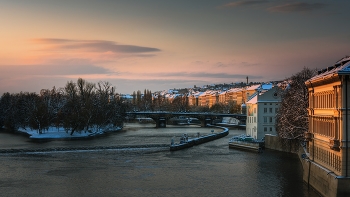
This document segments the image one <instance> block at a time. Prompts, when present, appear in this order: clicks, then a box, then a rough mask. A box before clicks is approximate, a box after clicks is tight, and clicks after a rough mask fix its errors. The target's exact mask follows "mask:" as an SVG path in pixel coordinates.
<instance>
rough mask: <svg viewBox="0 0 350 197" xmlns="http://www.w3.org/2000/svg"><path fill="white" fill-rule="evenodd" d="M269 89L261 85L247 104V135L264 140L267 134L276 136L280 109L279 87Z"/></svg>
mask: <svg viewBox="0 0 350 197" xmlns="http://www.w3.org/2000/svg"><path fill="white" fill-rule="evenodd" d="M269 87H270V88H269V89H267V87H264V88H263V85H261V86H260V87H259V88H258V89H257V92H256V93H254V94H253V95H252V96H251V97H250V99H249V100H248V101H247V103H246V107H247V120H246V135H250V136H252V137H254V138H255V139H258V140H260V139H262V138H264V137H265V134H272V135H276V134H277V133H276V128H275V116H276V114H277V111H278V109H279V107H280V103H281V96H280V95H279V94H278V87H277V86H275V87H272V85H271V86H269Z"/></svg>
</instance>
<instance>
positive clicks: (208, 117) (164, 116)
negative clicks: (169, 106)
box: [126, 111, 247, 128]
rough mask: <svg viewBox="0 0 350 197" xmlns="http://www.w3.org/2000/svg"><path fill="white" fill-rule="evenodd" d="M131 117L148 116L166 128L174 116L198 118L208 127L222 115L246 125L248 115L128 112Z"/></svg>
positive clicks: (158, 125) (159, 125)
mask: <svg viewBox="0 0 350 197" xmlns="http://www.w3.org/2000/svg"><path fill="white" fill-rule="evenodd" d="M126 114H127V115H128V116H129V117H133V118H136V117H140V116H142V117H147V118H152V119H153V120H154V121H155V122H156V127H157V128H165V127H166V124H167V121H168V120H169V119H170V118H173V117H180V116H182V117H189V118H197V119H198V120H200V121H201V125H202V127H206V126H207V125H208V124H213V120H215V119H218V118H222V117H233V118H236V119H238V120H239V122H240V123H239V125H245V123H246V118H247V115H245V114H219V113H211V112H165V111H161V112H148V111H141V112H127V113H126Z"/></svg>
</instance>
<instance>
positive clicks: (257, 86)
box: [247, 84, 260, 90]
mask: <svg viewBox="0 0 350 197" xmlns="http://www.w3.org/2000/svg"><path fill="white" fill-rule="evenodd" d="M259 87H260V84H257V85H252V86H250V87H248V88H247V90H256V89H258V88H259Z"/></svg>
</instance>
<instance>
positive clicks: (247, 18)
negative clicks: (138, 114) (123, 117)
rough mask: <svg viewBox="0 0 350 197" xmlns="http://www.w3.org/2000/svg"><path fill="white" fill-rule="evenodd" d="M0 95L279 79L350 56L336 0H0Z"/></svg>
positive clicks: (342, 6) (342, 7)
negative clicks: (89, 85) (75, 86)
mask: <svg viewBox="0 0 350 197" xmlns="http://www.w3.org/2000/svg"><path fill="white" fill-rule="evenodd" d="M0 5H1V6H0V24H2V29H3V30H2V31H1V32H0V43H2V47H1V49H0V69H1V72H0V93H1V94H2V93H4V92H10V93H16V92H20V91H24V92H40V90H41V89H50V88H52V87H53V86H55V87H56V88H58V87H64V86H65V84H66V83H67V81H70V80H72V81H74V82H75V81H76V80H77V79H78V78H83V79H86V80H87V81H90V82H95V83H96V82H98V81H108V82H110V83H111V84H112V85H113V86H116V88H117V89H116V91H117V92H118V93H125V94H130V93H132V92H133V91H136V90H143V89H149V90H151V91H152V92H154V91H161V90H165V89H171V88H185V87H193V85H197V86H202V85H207V84H215V83H235V82H242V81H243V82H245V81H246V77H247V76H249V81H260V82H264V81H276V80H283V79H285V78H287V77H289V76H291V75H292V74H294V73H297V72H299V71H301V70H302V69H303V67H308V68H311V69H314V68H317V69H322V68H325V67H327V66H331V65H333V64H334V63H335V62H336V61H337V60H339V59H341V58H342V57H344V56H346V55H350V53H349V51H350V36H349V33H348V32H349V30H350V27H349V26H348V25H346V24H347V19H348V18H349V17H347V14H346V10H347V8H348V7H349V6H350V2H348V1H345V0H342V1H337V2H334V1H324V0H323V1H265V0H254V1H253V0H247V1H244V0H243V1H229V0H228V1H224V0H218V1H199V0H194V1H190V2H188V1H161V0H145V1H126V0H125V1H124V0H120V1H112V0H103V1H94V0H85V1H82V0H71V1H65V0H64V1H53V0H47V1H41V0H31V1H24V0H17V1H10V0H1V1H0Z"/></svg>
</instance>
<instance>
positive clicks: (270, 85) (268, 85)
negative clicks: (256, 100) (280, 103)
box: [261, 83, 273, 90]
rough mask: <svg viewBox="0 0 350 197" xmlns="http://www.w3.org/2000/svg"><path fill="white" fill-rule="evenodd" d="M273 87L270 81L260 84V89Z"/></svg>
mask: <svg viewBox="0 0 350 197" xmlns="http://www.w3.org/2000/svg"><path fill="white" fill-rule="evenodd" d="M272 87H273V85H272V83H268V84H261V89H262V90H269V89H271V88H272Z"/></svg>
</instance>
